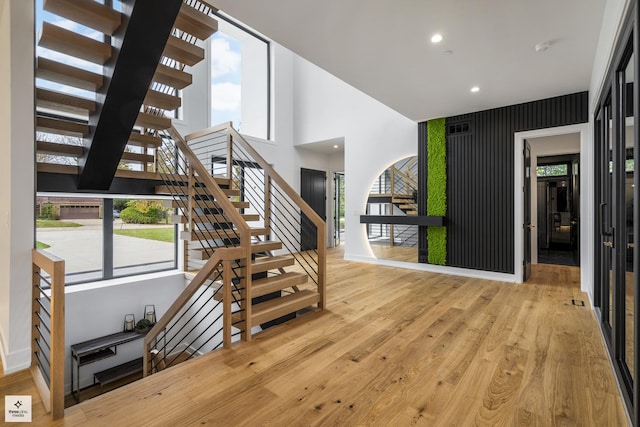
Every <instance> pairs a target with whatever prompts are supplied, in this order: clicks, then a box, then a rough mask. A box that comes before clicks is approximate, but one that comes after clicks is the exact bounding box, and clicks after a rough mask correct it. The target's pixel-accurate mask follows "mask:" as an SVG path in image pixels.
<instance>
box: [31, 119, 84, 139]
mask: <svg viewBox="0 0 640 427" xmlns="http://www.w3.org/2000/svg"><path fill="white" fill-rule="evenodd" d="M36 130H37V131H38V132H46V133H55V134H59V135H67V136H74V137H85V136H88V135H89V125H88V124H84V123H77V122H72V121H69V120H61V119H56V118H52V117H43V116H37V117H36Z"/></svg>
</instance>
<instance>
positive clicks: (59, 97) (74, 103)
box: [36, 87, 96, 116]
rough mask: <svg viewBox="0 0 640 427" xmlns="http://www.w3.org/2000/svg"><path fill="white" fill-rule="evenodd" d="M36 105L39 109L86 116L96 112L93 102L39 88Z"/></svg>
mask: <svg viewBox="0 0 640 427" xmlns="http://www.w3.org/2000/svg"><path fill="white" fill-rule="evenodd" d="M36 105H37V106H38V107H40V108H47V109H51V110H57V111H63V112H65V113H71V114H78V115H86V116H88V115H89V114H90V113H92V112H94V111H96V102H95V101H94V100H91V99H86V98H80V97H78V96H73V95H67V94H66V93H62V92H56V91H53V90H49V89H43V88H39V87H37V88H36Z"/></svg>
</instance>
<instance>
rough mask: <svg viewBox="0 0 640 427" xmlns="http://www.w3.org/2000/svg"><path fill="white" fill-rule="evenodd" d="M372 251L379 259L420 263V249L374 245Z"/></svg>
mask: <svg viewBox="0 0 640 427" xmlns="http://www.w3.org/2000/svg"><path fill="white" fill-rule="evenodd" d="M371 250H372V251H373V254H374V255H375V256H376V258H378V259H388V260H391V261H403V262H418V248H417V247H405V246H389V244H386V245H381V244H372V245H371Z"/></svg>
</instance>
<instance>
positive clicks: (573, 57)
mask: <svg viewBox="0 0 640 427" xmlns="http://www.w3.org/2000/svg"><path fill="white" fill-rule="evenodd" d="M215 4H216V6H217V7H219V8H220V10H221V11H223V12H225V13H227V14H229V15H230V16H232V17H234V18H236V19H238V20H239V21H241V22H244V23H245V24H246V25H248V26H250V27H252V28H254V29H256V30H257V31H259V32H261V33H263V34H264V35H266V36H267V37H269V38H271V39H272V40H274V41H276V42H277V43H279V44H281V45H283V46H285V47H287V48H288V49H290V50H292V51H294V52H295V53H297V54H298V55H300V56H302V57H304V58H306V59H307V60H309V61H311V62H313V63H314V64H316V65H318V66H319V67H321V68H323V69H325V70H327V71H329V72H330V73H332V74H334V75H335V76H337V77H339V78H340V79H342V80H344V81H345V82H347V83H349V84H351V85H352V86H354V87H356V88H358V89H360V90H361V91H363V92H365V93H367V94H369V95H370V96H372V97H374V98H376V99H378V100H379V101H381V102H382V103H384V104H386V105H388V106H389V107H391V108H393V109H395V110H396V111H398V112H400V113H401V114H403V115H405V116H407V117H408V118H410V119H413V120H416V121H422V120H426V119H431V118H436V117H446V116H452V115H457V114H462V113H468V112H473V111H478V110H484V109H488V108H494V107H499V106H504V105H511V104H517V103H521V102H526V101H532V100H536V99H542V98H548V97H552V96H557V95H564V94H567V93H573V92H578V91H583V90H588V88H589V79H590V75H591V68H592V64H593V56H594V53H595V48H596V43H597V39H598V34H599V32H600V26H601V23H602V13H603V10H604V4H605V0H394V1H392V0H324V1H318V0H270V1H264V0H243V1H237V0H216V1H215ZM436 32H439V33H441V34H442V35H443V36H444V40H443V41H442V42H441V43H440V44H438V45H434V44H432V43H431V42H430V41H429V39H430V38H431V35H432V34H433V33H436ZM544 41H549V42H551V47H550V48H549V49H548V50H546V51H544V52H536V51H535V49H534V46H535V45H536V44H537V43H540V42H544ZM447 50H450V51H453V53H451V54H446V53H443V52H445V51H447ZM476 85H477V86H479V87H480V91H479V92H478V93H475V94H472V93H471V92H470V88H471V87H472V86H476Z"/></svg>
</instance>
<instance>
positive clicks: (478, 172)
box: [420, 92, 588, 273]
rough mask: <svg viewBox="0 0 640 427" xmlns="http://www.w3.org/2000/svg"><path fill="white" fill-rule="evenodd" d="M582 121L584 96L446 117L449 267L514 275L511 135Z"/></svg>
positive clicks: (585, 117) (585, 110) (585, 113)
mask: <svg viewBox="0 0 640 427" xmlns="http://www.w3.org/2000/svg"><path fill="white" fill-rule="evenodd" d="M587 121H588V93H587V92H580V93H575V94H571V95H565V96H559V97H556V98H549V99H544V100H540V101H533V102H528V103H525V104H519V105H512V106H509V107H502V108H496V109H493V110H486V111H480V112H477V113H471V114H464V115H460V116H455V117H449V118H447V120H446V124H447V130H449V129H450V126H451V125H456V124H464V123H468V124H469V127H468V131H466V132H464V131H462V132H458V133H453V134H449V133H448V134H447V176H448V189H447V197H448V209H447V235H448V237H447V260H448V265H451V266H454V267H463V268H473V269H477V270H486V271H495V272H501V273H513V272H514V265H513V245H514V236H513V226H514V224H513V208H514V200H513V192H514V187H513V186H514V176H513V156H514V151H513V150H514V148H515V147H514V140H513V138H514V133H515V132H522V131H528V130H534V129H543V128H549V127H556V126H565V125H571V124H577V123H585V122H587ZM461 128H462V129H464V127H460V126H458V129H461ZM451 129H452V130H455V128H451ZM420 136H422V135H420ZM420 143H421V144H422V143H424V141H420ZM520 149H522V147H518V150H520ZM425 187H426V186H425Z"/></svg>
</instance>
